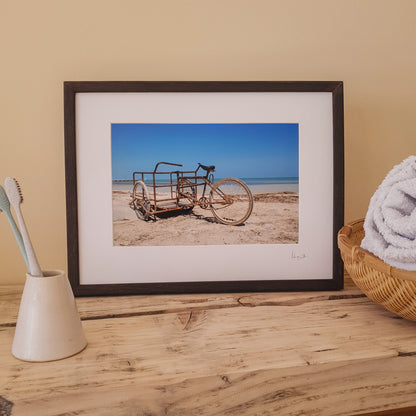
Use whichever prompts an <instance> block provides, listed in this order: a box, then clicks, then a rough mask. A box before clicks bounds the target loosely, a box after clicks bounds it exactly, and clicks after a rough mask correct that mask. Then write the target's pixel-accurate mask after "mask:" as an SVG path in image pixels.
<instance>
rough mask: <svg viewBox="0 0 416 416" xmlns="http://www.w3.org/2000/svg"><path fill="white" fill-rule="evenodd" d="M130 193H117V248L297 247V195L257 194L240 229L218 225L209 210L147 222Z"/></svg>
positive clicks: (115, 202)
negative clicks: (201, 246)
mask: <svg viewBox="0 0 416 416" xmlns="http://www.w3.org/2000/svg"><path fill="white" fill-rule="evenodd" d="M130 195H131V193H130V192H129V191H120V190H113V237H114V238H113V239H114V245H116V246H169V245H212V244H295V243H297V241H298V229H299V219H298V206H299V203H298V201H299V197H298V194H297V193H294V192H274V193H272V192H267V193H261V194H254V195H253V197H254V206H253V212H252V214H251V216H250V217H249V218H248V220H247V221H246V222H245V223H244V224H243V225H240V226H230V225H224V224H221V223H218V222H217V221H216V220H215V218H214V216H213V214H212V213H211V211H210V210H209V209H202V208H200V207H194V208H193V210H192V211H190V212H187V213H181V214H179V215H172V216H166V217H165V218H158V219H157V221H147V222H146V221H143V220H140V219H138V218H137V216H136V214H135V212H134V211H133V210H132V209H131V208H130V207H129V202H130V200H131V196H130Z"/></svg>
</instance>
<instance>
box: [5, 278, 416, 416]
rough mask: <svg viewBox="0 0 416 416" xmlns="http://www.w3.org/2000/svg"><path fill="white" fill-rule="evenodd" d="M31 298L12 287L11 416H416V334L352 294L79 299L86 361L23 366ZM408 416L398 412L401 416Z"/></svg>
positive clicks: (8, 327) (349, 287) (8, 313)
mask: <svg viewBox="0 0 416 416" xmlns="http://www.w3.org/2000/svg"><path fill="white" fill-rule="evenodd" d="M21 291H22V287H13V286H2V287H0V396H1V397H0V415H1V416H4V415H7V416H8V415H13V416H17V415H18V416H20V415H22V416H58V415H60V416H64V415H65V416H70V415H94V416H118V415H122V416H145V415H146V416H150V415H168V416H179V415H181V416H188V415H191V416H193V415H221V416H223V415H224V416H231V415H249V416H256V415H278V416H286V415H290V416H295V415H296V416H300V415H311V416H314V415H316V416H326V415H328V416H340V415H356V414H367V413H368V414H375V413H374V412H381V411H383V412H382V413H380V414H383V415H393V414H394V415H405V414H406V415H416V410H415V409H409V408H410V407H412V406H416V323H413V322H410V321H406V320H403V319H401V318H398V317H397V316H395V315H393V314H392V313H390V312H387V311H385V310H384V309H382V308H381V307H380V306H378V305H376V304H374V303H372V302H371V301H370V300H368V299H367V298H366V297H364V295H363V294H362V293H361V291H360V290H359V289H357V288H356V287H354V286H353V284H352V283H351V282H350V281H349V280H347V282H346V289H344V290H343V291H340V292H303V293H245V294H244V293H242V294H209V295H205V294H198V295H166V296H125V297H99V298H78V299H77V304H78V309H79V312H80V315H81V318H82V320H83V328H84V331H85V334H86V337H87V340H88V346H87V348H86V349H85V350H84V351H82V352H81V353H79V354H77V355H75V356H73V357H70V358H67V359H64V360H60V361H54V362H47V363H28V362H23V361H20V360H18V359H16V358H14V357H13V356H12V355H11V346H12V341H13V335H14V327H15V322H16V316H17V312H18V307H19V302H20V296H21ZM397 408H405V410H402V411H396V412H393V411H391V410H389V409H397Z"/></svg>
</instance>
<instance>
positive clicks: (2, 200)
mask: <svg viewBox="0 0 416 416" xmlns="http://www.w3.org/2000/svg"><path fill="white" fill-rule="evenodd" d="M1 211H3V212H4V213H5V214H6V216H7V219H8V220H9V223H10V227H11V228H12V230H13V234H14V236H15V238H16V241H17V244H19V248H20V251H21V253H22V256H23V259H24V260H25V263H26V267H27V268H28V270H29V273H30V268H29V261H28V259H27V255H26V250H25V246H24V244H23V240H22V234H20V231H19V229H18V228H17V225H16V222H15V221H14V218H13V215H12V213H11V211H10V201H9V199H8V198H7V195H6V192H5V191H4V188H3V187H2V186H1V185H0V212H1Z"/></svg>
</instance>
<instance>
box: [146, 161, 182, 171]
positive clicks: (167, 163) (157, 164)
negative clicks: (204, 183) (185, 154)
mask: <svg viewBox="0 0 416 416" xmlns="http://www.w3.org/2000/svg"><path fill="white" fill-rule="evenodd" d="M159 165H171V166H180V167H182V166H183V165H180V164H178V163H170V162H159V163H156V166H155V170H154V171H153V173H155V172H156V170H157V168H158V166H159Z"/></svg>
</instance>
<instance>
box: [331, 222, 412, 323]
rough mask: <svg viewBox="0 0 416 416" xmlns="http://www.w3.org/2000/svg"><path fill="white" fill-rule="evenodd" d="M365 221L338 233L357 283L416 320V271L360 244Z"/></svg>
mask: <svg viewBox="0 0 416 416" xmlns="http://www.w3.org/2000/svg"><path fill="white" fill-rule="evenodd" d="M363 225H364V220H363V219H361V220H357V221H354V222H351V223H349V224H347V225H345V226H344V227H342V228H341V230H340V231H339V233H338V247H339V249H340V251H341V257H342V259H343V260H344V265H345V268H346V269H347V272H348V273H349V275H350V276H351V278H352V280H353V281H354V283H355V284H356V285H357V286H358V287H359V288H360V289H361V290H362V291H363V292H364V293H365V295H366V296H367V297H369V298H370V299H371V300H373V301H374V302H376V303H378V304H379V305H381V306H383V307H384V308H385V309H387V310H389V311H391V312H394V313H395V314H397V315H399V316H401V317H402V318H405V319H409V320H411V321H416V271H407V270H402V269H397V268H395V267H392V266H390V265H388V264H386V263H384V262H383V261H382V260H381V259H379V258H378V257H376V256H374V255H373V254H371V253H369V252H368V251H366V250H364V249H362V248H361V247H360V244H361V240H362V239H363V237H364V229H363Z"/></svg>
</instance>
